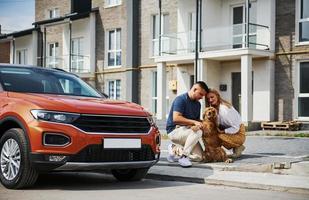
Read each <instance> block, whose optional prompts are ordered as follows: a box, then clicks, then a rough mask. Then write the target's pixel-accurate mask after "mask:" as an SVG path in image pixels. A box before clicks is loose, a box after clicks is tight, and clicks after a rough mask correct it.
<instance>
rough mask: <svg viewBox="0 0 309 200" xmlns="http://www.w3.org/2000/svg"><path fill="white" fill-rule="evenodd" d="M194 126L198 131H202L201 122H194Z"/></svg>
mask: <svg viewBox="0 0 309 200" xmlns="http://www.w3.org/2000/svg"><path fill="white" fill-rule="evenodd" d="M194 126H196V127H197V128H199V129H201V130H202V129H203V123H202V122H199V121H195V122H194Z"/></svg>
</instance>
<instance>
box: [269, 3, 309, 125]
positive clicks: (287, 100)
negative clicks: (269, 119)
mask: <svg viewBox="0 0 309 200" xmlns="http://www.w3.org/2000/svg"><path fill="white" fill-rule="evenodd" d="M275 119H278V120H292V119H297V120H300V121H304V122H306V121H309V2H308V1H306V0H288V1H283V0H277V1H276V69H275Z"/></svg>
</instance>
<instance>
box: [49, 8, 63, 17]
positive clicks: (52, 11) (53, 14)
mask: <svg viewBox="0 0 309 200" xmlns="http://www.w3.org/2000/svg"><path fill="white" fill-rule="evenodd" d="M57 17H60V11H59V8H53V9H50V10H48V18H49V19H52V18H57Z"/></svg>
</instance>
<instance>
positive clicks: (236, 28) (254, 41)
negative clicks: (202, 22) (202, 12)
mask: <svg viewBox="0 0 309 200" xmlns="http://www.w3.org/2000/svg"><path fill="white" fill-rule="evenodd" d="M246 25H247V24H245V23H243V24H235V25H232V26H221V27H211V28H207V27H204V28H203V29H202V34H201V37H202V38H201V41H202V42H201V51H215V50H226V49H236V48H250V49H262V50H269V45H270V32H269V27H267V26H264V25H260V24H255V23H249V47H247V46H246V44H247V43H246V42H247V34H246ZM152 47H153V55H154V56H158V55H159V39H156V40H152ZM194 52H195V31H188V32H180V33H170V34H164V35H162V36H161V55H162V56H166V55H183V54H188V53H194Z"/></svg>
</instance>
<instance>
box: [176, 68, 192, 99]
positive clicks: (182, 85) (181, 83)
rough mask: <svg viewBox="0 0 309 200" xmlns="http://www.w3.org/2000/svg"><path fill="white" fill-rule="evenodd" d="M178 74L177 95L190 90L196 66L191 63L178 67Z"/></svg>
mask: <svg viewBox="0 0 309 200" xmlns="http://www.w3.org/2000/svg"><path fill="white" fill-rule="evenodd" d="M176 74H177V95H180V94H183V93H185V92H188V91H189V90H190V75H193V74H194V68H193V66H192V65H191V66H190V65H188V66H179V67H176Z"/></svg>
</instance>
